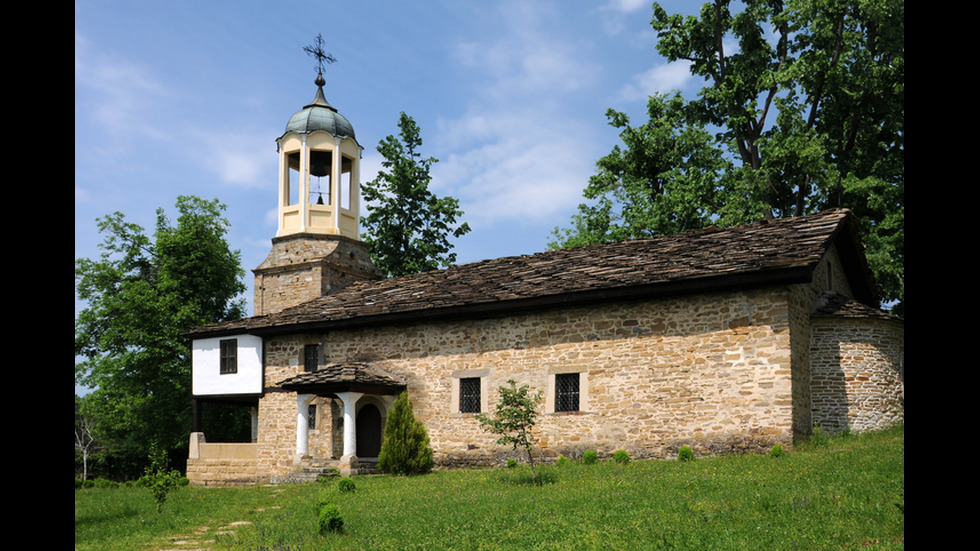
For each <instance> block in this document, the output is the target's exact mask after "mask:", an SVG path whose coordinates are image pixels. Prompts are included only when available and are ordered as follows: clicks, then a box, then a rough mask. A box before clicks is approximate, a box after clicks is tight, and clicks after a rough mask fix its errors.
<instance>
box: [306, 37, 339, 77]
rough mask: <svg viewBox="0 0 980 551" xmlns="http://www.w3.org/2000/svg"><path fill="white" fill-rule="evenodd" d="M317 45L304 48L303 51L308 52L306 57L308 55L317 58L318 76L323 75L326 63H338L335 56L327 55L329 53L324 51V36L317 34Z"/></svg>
mask: <svg viewBox="0 0 980 551" xmlns="http://www.w3.org/2000/svg"><path fill="white" fill-rule="evenodd" d="M315 44H316V45H315V46H306V47H304V48H303V51H304V52H306V55H308V56H310V57H315V58H316V71H317V74H320V75H322V74H323V65H324V63H336V62H337V58H335V57H334V56H333V54H329V53H327V52H325V51H324V50H323V35H322V34H317V35H316V42H315Z"/></svg>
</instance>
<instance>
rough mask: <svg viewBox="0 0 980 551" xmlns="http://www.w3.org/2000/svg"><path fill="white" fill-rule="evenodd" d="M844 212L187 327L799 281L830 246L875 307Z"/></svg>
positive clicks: (416, 313) (272, 324)
mask: <svg viewBox="0 0 980 551" xmlns="http://www.w3.org/2000/svg"><path fill="white" fill-rule="evenodd" d="M856 236H857V234H856V221H855V220H854V218H853V216H852V215H851V214H850V213H849V211H847V210H834V211H826V212H823V213H819V214H814V215H810V216H803V217H797V218H783V219H778V220H773V221H768V222H759V223H754V224H747V225H742V226H735V227H731V228H724V229H715V228H712V229H706V230H700V231H691V232H685V233H680V234H675V235H668V236H663V237H656V238H651V239H640V240H631V241H622V242H618V243H609V244H603V245H593V246H586V247H579V248H574V249H562V250H554V251H547V252H543V253H538V254H531V255H522V256H511V257H504V258H497V259H493V260H484V261H481V262H475V263H472V264H465V265H462V266H455V267H452V268H448V269H445V270H435V271H430V272H424V273H421V274H415V275H408V276H401V277H395V278H389V279H384V280H376V281H363V282H358V283H354V284H352V285H350V286H348V287H346V288H344V289H341V290H339V291H337V292H335V293H333V294H330V295H326V296H322V297H319V298H316V299H314V300H311V301H309V302H307V303H304V304H300V305H298V306H294V307H291V308H287V309H285V310H283V311H282V312H278V313H274V314H269V315H265V316H256V317H252V318H246V319H243V320H238V321H233V322H228V323H224V324H220V325H215V326H208V327H203V328H198V329H195V330H192V331H191V332H189V333H188V336H190V337H197V336H204V335H206V334H215V333H222V334H227V333H233V332H249V333H257V334H258V333H278V332H287V331H296V330H304V329H326V328H332V327H333V328H337V327H349V326H353V325H360V324H368V323H391V322H395V321H400V320H419V319H424V318H444V317H448V316H456V315H468V316H481V315H492V314H494V313H504V312H512V311H514V310H516V309H520V308H533V307H547V306H556V305H565V304H579V303H588V302H590V301H602V300H615V299H625V298H631V297H637V296H656V295H666V294H677V293H683V292H697V291H711V290H719V289H724V288H736V287H748V286H759V285H772V284H788V283H802V282H806V281H809V277H810V274H811V272H812V270H813V268H814V267H815V266H816V265H817V263H818V262H819V261H820V260H821V259H822V258H823V256H824V254H825V253H826V252H827V250H828V248H829V247H830V246H831V244H834V243H836V244H837V246H838V251H839V252H840V254H841V257H842V260H843V261H844V262H845V264H846V265H848V266H849V267H850V268H848V269H849V271H850V276H849V279H850V283H851V287H852V289H854V290H855V294H856V295H857V298H858V299H859V300H860V301H861V302H864V303H866V304H874V305H877V302H876V301H875V297H874V290H873V286H872V284H871V278H870V275H869V272H868V271H867V267H866V264H865V262H864V256H863V253H862V252H861V248H860V245H859V243H858V241H857V237H856Z"/></svg>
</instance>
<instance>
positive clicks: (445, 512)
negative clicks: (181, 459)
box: [75, 427, 905, 551]
mask: <svg viewBox="0 0 980 551" xmlns="http://www.w3.org/2000/svg"><path fill="white" fill-rule="evenodd" d="M525 469H526V467H523V466H522V467H518V468H516V469H506V468H499V469H482V470H479V469H471V470H458V471H438V472H433V473H431V474H428V475H424V476H419V477H412V478H407V477H390V476H361V477H354V478H353V479H352V480H353V481H354V482H355V484H356V490H355V491H354V492H349V493H344V492H341V491H340V490H339V489H338V487H337V479H331V480H330V481H329V482H326V483H317V484H306V485H283V486H262V487H253V488H226V489H204V488H196V487H183V488H180V489H178V490H176V491H175V492H173V493H172V494H170V496H169V497H168V499H167V501H166V503H165V505H164V507H163V512H162V513H157V509H156V503H155V502H154V501H153V498H152V496H151V495H150V492H149V491H148V490H146V489H143V488H128V487H119V488H89V489H84V490H76V491H75V549H76V550H95V549H98V550H113V549H120V550H122V549H139V550H154V549H157V550H160V549H180V548H187V549H203V548H210V549H214V550H223V549H252V550H257V551H258V550H270V551H284V550H307V549H467V550H469V549H513V548H517V549H520V548H525V549H528V548H533V549H597V548H603V549H699V550H700V549H904V547H905V512H904V511H905V432H904V427H900V428H897V429H893V430H890V431H885V432H880V433H872V434H866V435H862V436H860V437H858V436H850V437H836V438H832V439H830V440H829V441H826V442H821V443H820V445H816V444H811V445H807V446H799V447H798V448H797V449H796V450H794V451H793V452H790V453H787V454H785V455H783V456H782V457H769V456H758V455H752V456H737V457H735V456H730V457H714V458H698V459H697V460H695V461H691V462H681V461H631V462H630V463H628V464H626V465H621V464H617V463H614V462H612V461H600V462H598V463H596V464H594V465H584V464H582V463H581V462H577V461H572V462H570V463H568V464H563V465H549V466H546V467H545V472H544V475H545V478H546V479H547V480H548V481H547V483H545V484H542V485H540V486H533V485H530V484H527V483H524V482H523V481H524V480H526V478H527V471H526V470H525ZM318 500H327V501H329V502H331V503H333V504H335V505H336V506H337V507H338V508H339V510H340V512H341V515H342V517H343V520H344V531H343V533H340V534H327V535H321V534H320V533H319V532H318V523H317V507H316V505H315V504H316V503H317V501H318Z"/></svg>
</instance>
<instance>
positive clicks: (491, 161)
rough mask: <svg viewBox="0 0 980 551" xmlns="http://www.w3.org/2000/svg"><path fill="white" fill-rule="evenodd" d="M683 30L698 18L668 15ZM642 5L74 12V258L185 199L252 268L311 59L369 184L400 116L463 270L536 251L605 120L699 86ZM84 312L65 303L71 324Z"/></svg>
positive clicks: (104, 6) (203, 5)
mask: <svg viewBox="0 0 980 551" xmlns="http://www.w3.org/2000/svg"><path fill="white" fill-rule="evenodd" d="M661 4H662V5H664V6H665V8H667V10H668V11H669V12H685V13H694V12H695V11H696V10H697V9H698V7H699V5H700V2H698V1H689V2H681V1H662V2H661ZM650 6H651V2H648V1H645V0H644V1H636V0H595V1H574V0H572V1H569V0H566V1H548V0H540V1H537V0H534V1H523V2H521V1H511V0H485V1H475V0H473V1H466V2H463V1H448V0H446V1H444V0H435V1H419V2H387V1H375V0H362V1H354V2H334V1H289V0H287V1H277V2H268V1H262V2H259V1H243V0H239V1H234V2H233V1H224V0H212V1H200V0H197V1H184V0H173V1H166V2H139V1H136V2H134V1H129V0H127V1H122V0H78V1H76V2H75V257H76V258H80V257H85V258H96V257H97V256H98V254H99V251H98V249H97V245H98V243H99V242H101V241H102V236H101V235H100V234H99V233H98V230H97V228H96V224H95V219H96V218H98V217H100V216H103V215H106V214H109V213H111V212H115V211H119V212H122V213H124V214H125V215H126V217H127V219H128V220H129V221H131V222H135V223H138V224H140V225H142V226H143V227H144V228H146V229H147V231H148V232H150V233H151V232H152V230H153V226H154V223H155V212H156V209H157V208H158V207H163V208H164V209H166V211H167V212H168V213H170V214H173V212H174V211H173V207H174V204H175V202H176V198H177V196H178V195H198V196H201V197H203V198H207V199H212V198H218V199H220V200H221V201H222V202H224V203H225V204H226V205H227V207H228V208H227V211H226V215H227V218H228V219H229V221H230V222H231V229H230V233H229V235H228V239H229V241H230V243H231V246H232V247H233V248H236V249H239V250H240V251H241V253H242V261H243V267H244V268H245V269H246V278H245V279H246V283H247V284H248V285H249V291H248V295H247V298H248V299H249V304H250V306H249V312H251V292H252V291H251V283H252V281H251V280H252V275H251V269H252V268H255V267H256V266H258V265H259V264H260V263H261V262H262V260H263V259H264V258H265V256H266V254H268V252H269V249H270V246H271V238H272V236H273V235H274V234H275V230H276V227H275V216H274V208H275V201H276V193H277V192H276V177H277V172H276V171H277V163H278V157H277V154H276V148H275V139H276V138H277V137H279V136H280V135H281V134H282V131H283V128H284V126H285V124H286V121H287V120H288V119H289V117H290V116H291V115H292V114H293V113H294V112H296V111H298V110H299V109H301V108H302V107H303V105H305V104H306V103H308V102H309V101H310V100H311V99H313V96H314V94H315V91H316V88H315V86H314V84H313V80H314V78H315V77H316V74H315V69H314V66H315V62H314V60H313V59H311V58H310V57H308V56H307V55H306V54H305V53H304V51H303V47H304V46H306V45H309V44H311V43H312V42H313V41H314V39H315V37H316V35H317V34H318V33H321V34H322V35H323V38H324V42H325V49H326V50H327V51H328V52H330V53H331V54H333V55H334V57H336V59H337V63H335V64H332V65H329V66H328V67H327V70H326V72H325V75H324V76H325V78H326V81H327V84H326V86H325V93H326V97H327V100H328V101H330V103H331V104H332V105H333V106H334V107H336V108H337V109H338V110H339V111H340V112H341V113H342V114H343V115H344V116H346V117H347V118H348V119H349V120H350V121H351V123H352V125H353V126H354V129H355V131H356V133H357V139H358V141H359V143H360V144H361V146H363V147H364V156H363V160H362V172H361V174H362V180H363V181H367V180H371V179H373V178H374V176H376V174H377V171H378V169H379V168H380V159H379V156H378V154H377V151H376V147H377V144H378V142H379V141H380V140H381V139H383V138H384V137H385V136H387V135H389V134H395V133H397V121H398V116H399V113H400V112H402V111H404V112H406V113H407V114H409V115H411V116H412V117H413V118H414V119H415V120H416V122H417V123H418V124H419V126H420V127H421V130H422V138H423V140H424V144H423V147H422V152H423V154H425V155H428V156H433V157H436V158H437V159H439V162H438V163H437V164H436V165H435V166H434V168H433V171H432V174H433V183H432V189H433V190H434V191H435V192H436V193H437V194H439V195H451V196H453V197H456V198H458V199H459V200H460V203H461V207H462V209H463V210H464V211H465V215H464V220H465V221H467V222H469V224H470V226H471V227H472V232H471V233H469V234H468V235H466V236H464V237H462V238H460V239H458V240H456V241H455V243H456V253H457V255H458V258H457V261H458V262H459V263H466V262H472V261H477V260H482V259H485V258H495V257H500V256H509V255H519V254H528V253H534V252H539V251H542V250H544V249H545V248H546V246H547V243H548V241H549V239H550V236H551V232H552V230H553V229H554V228H555V227H557V226H567V225H568V223H569V220H570V217H571V215H572V214H573V212H574V211H575V208H576V206H577V205H578V204H579V203H580V202H581V192H582V189H583V188H584V187H585V185H586V183H587V182H588V178H589V176H590V175H592V174H593V173H594V166H595V161H596V160H598V159H599V158H600V157H601V156H603V155H605V154H606V153H608V152H609V151H610V150H611V149H612V147H613V146H614V145H616V144H617V143H619V139H618V136H617V132H616V130H615V129H613V128H611V127H609V126H608V124H607V121H606V117H605V111H606V109H607V108H610V107H611V108H615V109H617V110H620V111H625V112H626V113H628V114H630V115H631V117H632V118H633V120H634V121H636V122H638V123H639V122H643V121H645V117H644V115H643V114H644V108H645V104H646V98H647V96H648V95H649V94H651V93H654V92H657V91H668V90H672V89H679V90H681V91H683V92H684V93H685V95H686V96H687V97H692V95H693V94H694V93H695V92H696V90H697V89H698V88H700V85H701V83H700V82H699V81H697V80H696V79H692V78H691V77H690V75H689V73H688V71H687V67H686V66H684V65H683V64H668V63H666V61H665V60H664V59H662V58H661V57H660V56H659V55H658V54H657V52H656V50H655V40H656V36H655V34H654V33H653V31H652V29H651V28H650V24H649V22H650V17H651V9H650ZM77 309H78V305H77V304H76V311H77Z"/></svg>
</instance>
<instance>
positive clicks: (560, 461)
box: [557, 455, 571, 465]
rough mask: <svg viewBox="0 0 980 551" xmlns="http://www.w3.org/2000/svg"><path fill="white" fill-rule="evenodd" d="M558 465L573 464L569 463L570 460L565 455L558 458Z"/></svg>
mask: <svg viewBox="0 0 980 551" xmlns="http://www.w3.org/2000/svg"><path fill="white" fill-rule="evenodd" d="M557 463H558V464H559V465H568V464H569V463H571V461H569V459H568V458H567V457H565V456H564V455H563V456H561V457H559V458H558V461H557Z"/></svg>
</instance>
